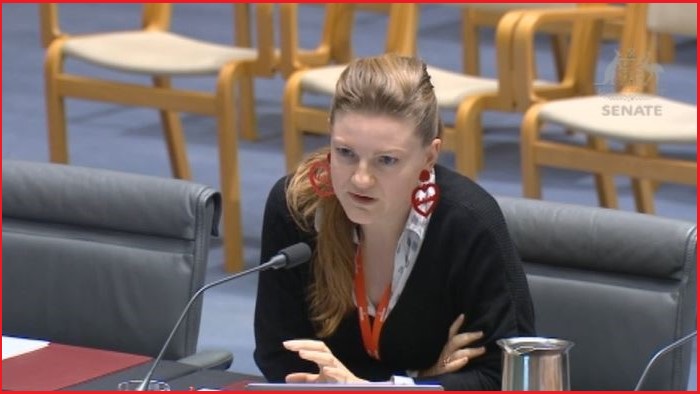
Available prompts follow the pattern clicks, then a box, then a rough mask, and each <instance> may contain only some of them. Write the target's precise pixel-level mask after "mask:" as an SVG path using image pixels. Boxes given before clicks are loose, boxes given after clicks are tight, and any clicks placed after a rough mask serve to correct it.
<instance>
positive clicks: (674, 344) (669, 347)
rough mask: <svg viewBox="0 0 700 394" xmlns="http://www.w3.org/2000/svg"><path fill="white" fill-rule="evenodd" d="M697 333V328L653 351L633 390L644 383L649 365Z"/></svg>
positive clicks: (652, 364) (638, 388)
mask: <svg viewBox="0 0 700 394" xmlns="http://www.w3.org/2000/svg"><path fill="white" fill-rule="evenodd" d="M697 335H698V330H695V331H693V332H691V333H690V334H688V335H686V336H684V337H683V338H681V339H678V340H676V341H673V342H671V343H670V344H669V345H667V346H665V347H664V348H663V349H661V350H659V351H658V352H656V353H654V357H652V358H651V360H649V362H648V363H647V366H646V367H645V368H644V372H642V376H641V377H640V378H639V381H638V382H637V386H636V387H635V388H634V391H639V390H641V388H642V384H644V380H645V379H646V378H647V374H648V373H649V371H650V370H651V367H652V366H654V365H655V364H656V361H657V360H658V359H659V358H660V357H661V356H663V355H664V354H666V353H668V352H670V351H672V350H674V349H675V348H677V347H678V346H680V345H682V344H684V343H686V342H688V341H689V340H691V339H693V337H695V336H697Z"/></svg>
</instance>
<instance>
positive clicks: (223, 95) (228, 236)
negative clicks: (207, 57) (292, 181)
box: [216, 64, 245, 272]
mask: <svg viewBox="0 0 700 394" xmlns="http://www.w3.org/2000/svg"><path fill="white" fill-rule="evenodd" d="M238 74H240V67H239V65H238V64H229V65H227V66H225V67H224V68H223V69H222V70H221V71H220V73H219V79H218V81H217V91H216V95H217V100H216V102H217V108H216V113H217V119H218V129H219V130H218V133H219V134H218V136H219V175H220V179H221V180H220V182H221V197H222V207H223V210H222V216H223V239H224V267H225V269H226V271H228V272H239V271H241V270H242V269H243V267H244V265H245V262H244V260H243V257H244V255H243V228H242V225H241V216H240V212H241V192H240V180H239V177H238V134H237V133H236V111H232V110H231V108H235V107H234V106H235V102H234V101H235V100H234V98H233V88H234V86H235V83H234V82H235V81H236V79H237V77H240V75H238Z"/></svg>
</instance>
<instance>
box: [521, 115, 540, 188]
mask: <svg viewBox="0 0 700 394" xmlns="http://www.w3.org/2000/svg"><path fill="white" fill-rule="evenodd" d="M540 107H541V105H534V106H532V107H530V109H528V110H527V112H525V115H524V116H523V123H522V127H521V130H520V161H521V163H522V164H521V166H522V177H523V179H522V182H523V196H524V197H526V198H536V199H541V198H542V181H541V176H540V168H539V166H538V165H537V156H536V153H537V152H536V150H535V148H536V144H537V141H539V138H540V128H541V127H542V122H541V121H540V119H539V117H540Z"/></svg>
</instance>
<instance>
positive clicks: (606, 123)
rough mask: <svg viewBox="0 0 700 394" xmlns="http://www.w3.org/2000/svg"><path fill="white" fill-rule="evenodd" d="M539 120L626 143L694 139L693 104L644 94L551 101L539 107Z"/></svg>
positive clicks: (694, 120) (688, 140)
mask: <svg viewBox="0 0 700 394" xmlns="http://www.w3.org/2000/svg"><path fill="white" fill-rule="evenodd" d="M657 110H658V111H657ZM540 119H541V120H543V121H545V122H554V123H558V124H561V125H565V126H566V127H569V128H571V129H573V130H578V131H583V132H585V133H588V134H592V135H595V136H598V137H603V138H610V139H616V140H620V141H624V142H628V143H655V144H657V143H682V144H685V143H692V144H694V143H695V142H696V141H697V132H698V127H697V122H698V109H697V107H696V106H694V105H690V104H686V103H682V102H678V101H673V100H669V99H666V98H663V97H659V96H651V95H646V94H616V95H602V96H591V97H581V98H571V99H567V100H554V101H550V102H548V103H546V104H544V105H543V106H542V107H541V109H540Z"/></svg>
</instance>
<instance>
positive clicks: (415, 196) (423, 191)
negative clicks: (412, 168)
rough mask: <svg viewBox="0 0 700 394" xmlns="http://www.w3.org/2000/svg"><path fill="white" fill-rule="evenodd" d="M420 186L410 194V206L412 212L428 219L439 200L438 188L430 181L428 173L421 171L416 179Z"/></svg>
mask: <svg viewBox="0 0 700 394" xmlns="http://www.w3.org/2000/svg"><path fill="white" fill-rule="evenodd" d="M418 179H420V182H421V184H420V185H418V186H417V187H416V188H415V189H413V193H411V206H412V207H413V210H414V211H416V213H418V214H419V215H421V216H423V217H428V215H430V214H431V213H433V211H434V210H435V206H436V205H437V202H438V200H440V187H439V186H438V185H437V184H436V183H433V182H429V181H430V171H428V170H423V171H421V172H420V175H419V177H418Z"/></svg>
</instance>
